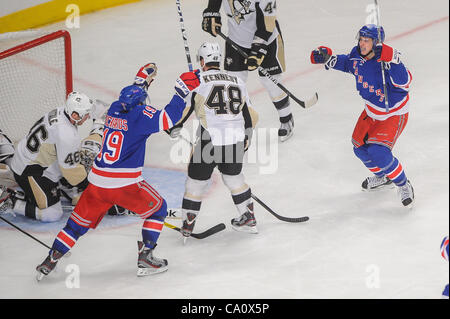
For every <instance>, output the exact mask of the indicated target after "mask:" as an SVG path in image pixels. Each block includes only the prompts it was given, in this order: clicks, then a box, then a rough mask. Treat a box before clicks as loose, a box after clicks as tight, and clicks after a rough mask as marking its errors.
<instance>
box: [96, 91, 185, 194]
mask: <svg viewBox="0 0 450 319" xmlns="http://www.w3.org/2000/svg"><path fill="white" fill-rule="evenodd" d="M185 106H186V102H185V101H184V100H183V99H182V98H180V97H179V96H178V95H174V97H173V98H172V100H171V101H170V103H169V104H168V105H167V106H166V107H165V108H164V109H163V110H157V109H155V108H153V107H152V106H149V105H137V106H135V107H133V108H132V109H131V110H129V111H127V112H125V111H123V107H122V104H121V103H120V102H119V101H116V102H113V103H112V104H111V107H110V108H109V110H108V113H107V115H106V118H105V126H104V131H103V141H102V148H101V150H100V152H99V153H98V155H97V157H96V159H95V162H94V164H93V166H92V169H91V171H90V172H89V176H88V180H89V182H90V183H91V184H94V185H95V186H98V187H102V188H118V187H123V186H127V185H131V184H134V183H137V182H140V181H142V180H143V178H142V176H141V174H142V167H143V166H144V159H145V144H146V141H147V138H148V137H149V136H150V135H151V134H153V133H157V132H160V131H163V130H168V129H170V128H171V127H172V126H173V123H176V122H178V121H179V120H180V118H181V116H182V114H183V110H184V108H185Z"/></svg>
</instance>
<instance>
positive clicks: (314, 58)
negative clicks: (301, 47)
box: [311, 46, 333, 64]
mask: <svg viewBox="0 0 450 319" xmlns="http://www.w3.org/2000/svg"><path fill="white" fill-rule="evenodd" d="M332 54H333V51H332V50H331V49H330V48H328V47H324V46H320V47H318V48H317V49H315V50H313V51H312V52H311V63H312V64H324V63H327V62H328V59H329V58H330V57H331V55H332Z"/></svg>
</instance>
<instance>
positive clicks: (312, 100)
mask: <svg viewBox="0 0 450 319" xmlns="http://www.w3.org/2000/svg"><path fill="white" fill-rule="evenodd" d="M216 31H217V34H219V35H220V36H221V37H222V38H223V39H224V40H225V41H226V42H227V43H228V44H229V45H231V46H232V47H233V48H234V49H235V50H236V51H237V52H239V54H240V55H242V56H243V57H244V58H246V59H247V58H248V54H247V53H245V52H244V51H243V50H242V49H241V48H240V47H239V46H238V45H237V44H236V43H235V42H233V40H231V39H230V38H229V37H227V36H226V35H224V34H223V33H222V32H221V31H219V30H216ZM258 71H259V72H261V73H262V74H263V75H264V76H266V77H267V78H268V79H269V80H271V81H272V82H273V83H274V84H275V85H276V86H278V87H279V88H280V89H281V90H283V91H284V92H285V93H286V94H287V95H289V97H290V98H291V99H293V100H294V101H295V102H297V103H298V104H299V105H300V106H301V107H303V108H304V109H307V108H309V107H311V106H313V105H314V104H316V103H317V100H318V99H319V95H318V94H317V92H316V93H315V94H314V96H313V97H311V98H309V99H308V100H306V101H302V100H300V99H298V98H297V97H296V96H295V95H294V94H292V93H291V92H290V91H289V90H288V89H286V87H285V86H284V85H283V84H281V83H280V82H278V80H277V79H275V78H274V77H273V76H272V75H270V73H269V71H267V69H264V68H263V67H262V66H259V67H258Z"/></svg>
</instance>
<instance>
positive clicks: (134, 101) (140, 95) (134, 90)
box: [119, 85, 147, 111]
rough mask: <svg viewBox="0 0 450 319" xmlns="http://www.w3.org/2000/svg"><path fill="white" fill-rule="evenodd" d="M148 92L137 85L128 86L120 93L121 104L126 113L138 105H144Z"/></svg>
mask: <svg viewBox="0 0 450 319" xmlns="http://www.w3.org/2000/svg"><path fill="white" fill-rule="evenodd" d="M146 98H147V92H146V91H145V90H144V89H143V88H141V87H140V86H137V85H129V86H126V87H124V88H123V89H122V91H120V96H119V102H121V103H122V105H123V108H124V110H125V111H129V110H130V109H131V108H133V107H134V106H136V105H139V104H141V103H144V101H145V99H146Z"/></svg>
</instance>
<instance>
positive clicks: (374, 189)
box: [361, 183, 395, 193]
mask: <svg viewBox="0 0 450 319" xmlns="http://www.w3.org/2000/svg"><path fill="white" fill-rule="evenodd" d="M393 188H395V184H394V183H392V184H389V185H384V186H379V187H376V188H368V189H366V188H362V187H361V190H362V191H363V192H367V193H371V192H378V191H381V190H383V189H393Z"/></svg>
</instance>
